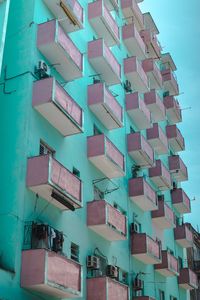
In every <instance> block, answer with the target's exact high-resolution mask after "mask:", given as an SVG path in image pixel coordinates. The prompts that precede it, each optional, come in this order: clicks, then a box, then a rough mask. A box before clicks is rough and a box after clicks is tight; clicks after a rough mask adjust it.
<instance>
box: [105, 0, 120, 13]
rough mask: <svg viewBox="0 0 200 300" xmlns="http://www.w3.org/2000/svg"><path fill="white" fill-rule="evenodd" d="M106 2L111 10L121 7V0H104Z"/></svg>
mask: <svg viewBox="0 0 200 300" xmlns="http://www.w3.org/2000/svg"><path fill="white" fill-rule="evenodd" d="M104 3H105V5H106V7H107V9H108V10H109V11H110V10H116V11H118V9H119V0H104Z"/></svg>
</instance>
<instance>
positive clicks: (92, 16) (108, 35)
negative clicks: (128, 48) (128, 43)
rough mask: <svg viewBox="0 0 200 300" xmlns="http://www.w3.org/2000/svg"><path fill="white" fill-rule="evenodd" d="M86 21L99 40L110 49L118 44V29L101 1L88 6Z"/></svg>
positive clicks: (98, 0)
mask: <svg viewBox="0 0 200 300" xmlns="http://www.w3.org/2000/svg"><path fill="white" fill-rule="evenodd" d="M88 20H89V22H90V24H91V26H92V27H93V29H94V31H95V32H96V34H97V36H98V37H99V38H103V39H104V41H105V43H106V45H107V46H109V47H112V46H114V45H118V44H119V43H120V36H119V28H118V26H117V23H116V21H115V20H114V19H113V17H112V15H111V14H110V12H109V10H108V9H107V8H106V6H105V5H104V3H103V1H102V0H97V1H95V2H91V3H89V4H88Z"/></svg>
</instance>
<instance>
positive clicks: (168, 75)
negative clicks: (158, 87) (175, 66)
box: [161, 69, 179, 96]
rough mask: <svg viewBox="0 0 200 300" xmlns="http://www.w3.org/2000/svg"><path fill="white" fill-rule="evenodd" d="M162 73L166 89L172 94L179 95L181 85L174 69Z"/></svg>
mask: <svg viewBox="0 0 200 300" xmlns="http://www.w3.org/2000/svg"><path fill="white" fill-rule="evenodd" d="M161 74H162V78H163V85H164V89H165V91H167V92H169V93H170V96H175V95H179V86H178V83H177V80H176V78H175V76H174V74H173V72H172V70H171V69H167V70H163V71H161Z"/></svg>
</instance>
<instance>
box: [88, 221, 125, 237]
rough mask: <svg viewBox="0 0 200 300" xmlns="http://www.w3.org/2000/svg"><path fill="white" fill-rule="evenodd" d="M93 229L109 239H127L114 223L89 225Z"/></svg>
mask: <svg viewBox="0 0 200 300" xmlns="http://www.w3.org/2000/svg"><path fill="white" fill-rule="evenodd" d="M88 228H90V229H91V230H93V231H95V232H96V233H97V234H99V235H101V236H102V237H103V238H105V239H106V240H108V241H119V240H126V236H125V235H123V234H121V233H120V232H119V231H117V230H116V229H115V227H113V226H112V225H108V224H101V225H92V226H88Z"/></svg>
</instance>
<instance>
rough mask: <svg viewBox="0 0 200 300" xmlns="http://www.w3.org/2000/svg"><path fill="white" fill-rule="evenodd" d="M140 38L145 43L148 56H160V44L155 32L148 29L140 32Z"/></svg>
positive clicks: (157, 57) (156, 57)
mask: <svg viewBox="0 0 200 300" xmlns="http://www.w3.org/2000/svg"><path fill="white" fill-rule="evenodd" d="M140 35H141V38H142V39H143V41H144V43H145V45H146V47H147V48H146V52H147V55H148V57H149V58H154V59H159V58H160V57H161V46H160V43H159V41H158V39H157V36H156V34H155V33H152V32H151V31H150V30H149V29H145V30H142V31H141V32H140Z"/></svg>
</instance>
